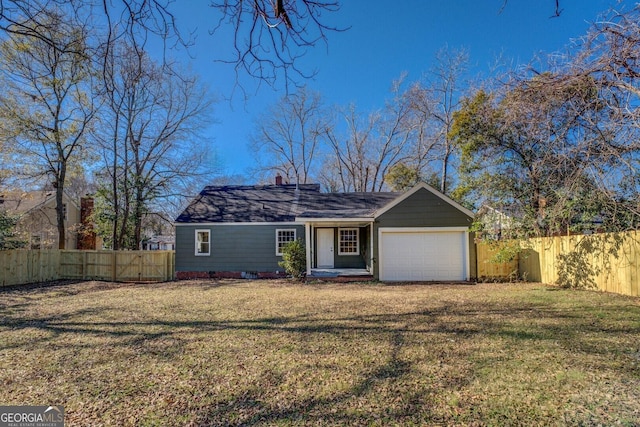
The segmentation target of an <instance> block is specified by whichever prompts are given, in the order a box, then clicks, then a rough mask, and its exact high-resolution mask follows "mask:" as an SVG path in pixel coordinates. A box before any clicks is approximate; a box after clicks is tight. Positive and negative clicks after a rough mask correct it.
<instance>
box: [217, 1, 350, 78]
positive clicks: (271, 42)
mask: <svg viewBox="0 0 640 427" xmlns="http://www.w3.org/2000/svg"><path fill="white" fill-rule="evenodd" d="M211 6H212V7H213V8H214V9H216V10H218V12H219V13H220V19H219V20H218V23H217V26H216V27H215V29H214V30H213V32H214V34H215V33H219V32H223V30H224V29H225V28H228V27H231V29H232V32H233V36H232V37H233V47H234V54H233V56H232V57H231V58H226V59H225V58H223V59H221V60H222V61H223V62H227V63H231V64H233V65H234V66H235V70H236V75H239V74H240V73H246V74H247V75H249V76H251V77H254V78H257V79H259V80H260V81H265V82H267V83H269V84H271V85H274V84H275V83H276V80H277V79H278V77H280V78H283V79H284V81H285V85H286V87H289V86H290V85H291V84H294V85H297V83H298V79H299V78H303V79H306V78H309V77H311V76H313V74H315V72H307V71H305V70H304V69H303V68H301V67H300V65H299V62H300V58H302V57H303V56H304V55H305V53H306V52H307V49H309V48H312V47H314V46H315V45H316V44H318V43H319V42H325V43H326V41H327V34H328V33H329V32H334V31H344V30H343V29H340V28H337V27H335V26H332V25H329V24H327V21H326V16H329V14H330V13H333V12H337V11H338V10H339V9H340V4H339V3H338V1H336V0H298V1H284V0H250V1H228V0H212V1H211Z"/></svg>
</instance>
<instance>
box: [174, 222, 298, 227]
mask: <svg viewBox="0 0 640 427" xmlns="http://www.w3.org/2000/svg"><path fill="white" fill-rule="evenodd" d="M173 225H174V226H175V227H185V226H192V227H193V226H197V227H213V226H222V225H224V226H237V225H240V226H247V225H260V226H264V225H277V226H281V225H282V226H293V225H304V222H298V221H293V222H292V221H282V222H279V221H273V222H213V221H209V222H195V221H194V222H174V223H173Z"/></svg>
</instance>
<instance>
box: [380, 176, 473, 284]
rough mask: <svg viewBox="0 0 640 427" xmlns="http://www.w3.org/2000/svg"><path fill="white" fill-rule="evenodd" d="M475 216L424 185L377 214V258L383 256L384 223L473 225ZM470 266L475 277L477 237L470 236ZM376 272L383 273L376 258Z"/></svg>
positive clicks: (392, 224)
mask: <svg viewBox="0 0 640 427" xmlns="http://www.w3.org/2000/svg"><path fill="white" fill-rule="evenodd" d="M472 222H473V218H471V217H470V216H468V215H467V214H466V213H464V212H462V211H461V210H459V209H458V208H456V207H455V206H453V205H451V204H449V203H447V202H446V201H445V200H443V199H442V198H440V197H438V196H436V195H435V194H433V193H432V192H431V191H429V190H427V189H425V188H422V189H420V190H418V191H416V192H415V193H414V194H412V195H411V196H409V197H408V198H406V199H405V200H403V201H402V202H400V203H399V204H398V205H396V206H394V207H393V208H391V209H390V210H388V211H387V212H385V213H384V214H382V215H380V216H379V217H378V218H376V222H375V226H374V233H373V252H374V259H375V260H377V259H378V256H379V253H378V252H379V251H378V230H379V229H380V227H470V226H471V224H472ZM469 267H470V275H471V277H475V275H476V251H475V244H474V241H473V237H472V236H471V235H470V236H469ZM373 270H374V276H375V277H376V278H377V277H379V266H378V263H377V262H374V266H373Z"/></svg>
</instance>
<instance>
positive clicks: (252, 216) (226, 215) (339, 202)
mask: <svg viewBox="0 0 640 427" xmlns="http://www.w3.org/2000/svg"><path fill="white" fill-rule="evenodd" d="M399 194H400V193H321V192H320V185H318V184H302V185H293V184H285V185H264V186H208V187H205V189H204V190H202V192H201V193H200V194H199V195H198V196H197V197H196V198H195V199H194V200H193V201H192V202H191V204H189V206H188V207H187V208H186V209H185V210H184V212H182V214H180V216H178V218H177V219H176V222H177V223H208V222H231V223H238V222H294V221H295V220H296V218H335V219H343V218H371V217H373V216H374V214H375V212H376V211H377V210H378V209H380V208H381V207H383V206H385V205H387V204H388V203H390V202H391V201H393V200H395V199H396V198H397V197H398V195H399Z"/></svg>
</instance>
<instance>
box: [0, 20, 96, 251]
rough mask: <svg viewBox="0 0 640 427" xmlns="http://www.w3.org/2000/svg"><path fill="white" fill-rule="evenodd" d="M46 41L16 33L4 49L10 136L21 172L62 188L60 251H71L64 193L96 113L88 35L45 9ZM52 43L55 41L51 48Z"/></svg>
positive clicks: (1, 103) (0, 110) (1, 62)
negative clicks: (68, 176) (66, 238)
mask: <svg viewBox="0 0 640 427" xmlns="http://www.w3.org/2000/svg"><path fill="white" fill-rule="evenodd" d="M38 18H39V22H40V23H41V24H42V26H41V27H39V28H38V34H39V35H40V37H35V38H34V37H31V36H30V35H23V34H21V33H20V32H13V33H10V37H9V38H8V39H6V40H5V41H4V42H3V43H2V44H1V45H0V51H1V54H0V70H1V71H2V84H3V91H2V93H1V94H0V116H1V117H2V120H4V121H5V122H6V123H5V130H7V129H9V132H8V133H5V137H8V138H10V140H11V141H13V143H14V144H15V148H16V149H17V150H19V152H20V154H21V156H20V157H16V160H18V159H19V160H21V162H20V164H21V167H20V169H19V170H20V171H21V173H23V174H26V175H27V176H29V177H31V178H36V177H46V178H47V180H48V181H49V182H50V183H51V184H52V185H53V187H55V189H56V216H57V229H58V237H59V247H60V248H61V249H64V247H65V234H66V233H65V227H64V220H65V218H64V206H63V193H64V188H65V184H66V181H67V174H68V172H69V170H70V167H71V166H73V164H74V162H79V161H80V159H81V158H82V157H83V155H85V154H86V151H87V147H86V136H87V133H88V130H89V128H90V125H91V122H92V119H93V116H94V114H95V105H94V100H93V96H92V95H91V91H92V67H91V65H92V64H91V61H90V60H89V56H90V55H89V48H88V46H87V40H88V37H89V35H88V32H87V30H86V27H84V26H82V25H81V24H80V23H79V22H77V21H74V20H69V18H68V17H67V16H65V15H64V14H60V13H57V12H56V11H51V10H43V11H41V13H40V15H39V16H38ZM48 40H55V41H56V42H55V44H51V43H49V42H48Z"/></svg>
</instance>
